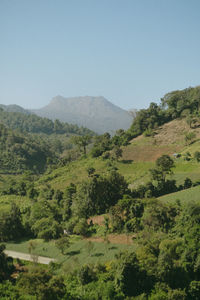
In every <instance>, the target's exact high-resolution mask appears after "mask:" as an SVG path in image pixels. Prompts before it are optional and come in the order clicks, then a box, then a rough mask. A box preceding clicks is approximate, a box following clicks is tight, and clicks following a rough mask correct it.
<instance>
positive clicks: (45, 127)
mask: <svg viewBox="0 0 200 300" xmlns="http://www.w3.org/2000/svg"><path fill="white" fill-rule="evenodd" d="M0 122H1V123H2V124H4V125H5V126H7V127H8V128H10V129H17V130H20V131H21V132H29V133H45V134H53V133H56V134H78V135H86V134H89V135H93V134H94V132H92V131H91V130H89V129H87V128H84V127H78V126H77V125H73V124H68V123H63V122H60V121H59V120H55V121H52V120H50V119H47V118H41V117H39V116H37V115H35V114H25V113H22V112H12V111H5V110H3V109H2V108H0Z"/></svg>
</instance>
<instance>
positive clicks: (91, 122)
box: [33, 95, 133, 133]
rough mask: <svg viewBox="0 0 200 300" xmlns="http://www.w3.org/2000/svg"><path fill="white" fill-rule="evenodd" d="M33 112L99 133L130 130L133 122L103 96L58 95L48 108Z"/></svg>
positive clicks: (126, 114) (128, 115)
mask: <svg viewBox="0 0 200 300" xmlns="http://www.w3.org/2000/svg"><path fill="white" fill-rule="evenodd" d="M33 112H34V113H36V114H37V115H39V116H41V117H47V118H49V119H52V120H55V119H59V120H60V121H63V122H68V123H72V124H77V125H79V126H84V127H87V128H89V129H91V130H93V131H95V132H97V133H104V132H110V133H113V132H115V131H116V130H117V129H120V128H122V129H128V128H129V127H130V125H131V123H132V120H133V118H132V117H131V116H130V114H129V113H128V112H127V111H125V110H123V109H121V108H120V107H118V106H116V105H114V104H112V103H111V102H110V101H108V100H107V99H106V98H104V97H103V96H97V97H94V96H80V97H69V98H65V97H63V96H61V95H58V96H56V97H54V98H53V99H52V100H51V102H50V103H49V104H48V105H47V106H45V107H43V108H41V109H38V110H33Z"/></svg>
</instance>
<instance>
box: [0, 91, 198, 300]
mask: <svg viewBox="0 0 200 300" xmlns="http://www.w3.org/2000/svg"><path fill="white" fill-rule="evenodd" d="M199 104H200V87H196V88H188V89H185V90H183V91H175V92H171V93H169V94H167V95H165V96H164V97H163V99H161V104H160V105H157V104H155V103H151V104H150V106H149V108H148V109H144V110H141V111H139V112H138V113H137V115H136V118H135V119H134V121H133V124H132V126H131V128H130V129H129V130H128V131H123V130H118V131H117V132H116V135H115V136H113V137H111V136H110V135H109V134H108V133H105V134H103V135H99V136H92V134H89V132H86V134H85V135H80V136H78V135H77V134H78V132H76V135H75V136H74V137H72V138H71V143H72V145H73V151H74V152H73V151H72V149H68V150H67V152H66V154H65V156H63V157H61V156H58V157H55V153H54V152H53V151H52V148H51V147H49V144H48V143H47V142H46V143H45V140H44V141H43V140H42V138H41V135H37V134H36V131H34V130H36V123H37V122H36V121H37V120H38V124H40V122H41V129H40V125H38V132H39V133H41V132H43V133H44V130H45V129H44V128H45V126H46V128H50V127H51V126H53V127H52V131H54V133H55V123H56V121H55V123H54V124H53V123H49V124H51V125H47V124H48V122H49V121H48V120H47V119H44V124H46V125H44V124H43V125H42V118H39V119H37V118H38V117H36V119H35V121H34V122H35V123H34V122H33V123H34V125H33V127H32V129H30V131H29V129H27V128H26V126H28V119H27V125H23V126H24V127H21V128H20V126H21V125H20V126H19V128H18V127H17V121H16V120H17V115H15V114H13V115H10V116H9V118H10V121H8V119H9V118H8V119H7V121H6V122H8V123H7V124H6V125H7V126H8V127H10V128H12V126H13V127H14V126H16V128H18V129H20V131H21V133H19V132H16V131H13V130H11V129H8V128H6V127H5V125H1V128H0V145H1V157H0V159H1V160H0V162H1V169H2V170H3V169H5V170H7V171H9V170H18V169H19V170H21V171H23V172H22V173H23V175H22V176H16V177H15V176H12V177H9V176H7V177H2V178H0V180H1V185H0V205H2V207H1V210H0V242H1V243H2V244H1V246H0V295H1V299H75V300H76V299H77V300H78V299H85V300H86V299H87V300H88V299H91V300H92V299H102V300H104V299H116V300H117V299H118V300H119V299H120V300H121V299H137V300H139V299H140V300H144V299H145V300H147V299H150V300H165V299H166V300H179V299H180V300H182V299H185V300H190V299H191V300H193V299H194V300H198V299H199V295H200V201H199V200H200V199H199V198H198V199H197V200H194V199H193V198H192V197H189V198H188V199H187V201H185V202H184V201H182V199H181V198H179V197H177V198H175V201H170V197H171V195H174V194H175V193H178V192H179V193H180V192H185V191H190V190H191V189H192V188H198V187H199V184H200V177H199V175H198V172H197V174H196V173H195V172H194V173H195V174H194V178H195V180H193V178H192V179H191V178H188V177H187V176H185V177H184V176H182V177H181V180H182V181H181V183H179V182H178V181H177V178H178V175H177V174H178V172H177V173H176V175H177V177H172V176H173V173H174V172H175V171H174V170H175V168H176V165H178V168H179V169H178V170H179V172H180V169H181V168H182V169H183V168H187V169H189V168H191V165H192V166H193V168H194V167H196V168H199V160H200V159H199V156H198V155H197V154H198V153H197V152H198V151H196V150H197V149H198V147H199V144H198V142H199V141H198V140H197V141H195V142H196V144H195V142H194V151H196V152H195V153H196V154H195V155H194V156H193V157H192V156H191V155H190V156H189V155H188V156H187V157H188V158H187V160H186V159H184V158H182V156H183V155H182V154H179V156H178V158H176V157H173V156H172V155H168V154H162V155H160V156H159V157H158V158H157V159H156V160H155V161H154V162H153V163H152V162H151V167H150V168H149V170H148V172H147V173H148V180H147V181H146V182H143V181H142V183H140V184H138V185H133V186H131V185H130V184H129V183H130V182H128V180H127V179H126V178H125V176H124V175H123V172H119V169H118V168H117V166H119V165H120V164H121V166H122V170H124V174H125V170H126V168H127V166H128V165H129V164H133V162H131V161H129V160H126V161H124V160H123V159H122V154H123V151H126V147H127V146H128V145H129V144H130V143H131V140H132V139H133V138H134V137H136V136H138V135H141V134H143V136H144V137H146V138H147V141H148V142H149V140H148V138H152V140H153V138H154V135H155V132H154V131H155V130H156V129H157V128H158V127H159V126H160V125H163V124H165V123H167V122H169V121H172V120H175V119H177V118H179V119H184V120H186V123H187V124H189V125H188V126H189V128H190V129H191V130H195V129H196V128H198V126H199V122H200V121H199V120H200V115H199V109H200V107H199ZM1 114H4V112H3V111H1ZM12 116H13V121H12ZM15 116H16V119H15ZM30 117H33V118H34V116H29V117H28V118H30ZM29 120H30V119H29ZM39 121H40V122H39ZM9 122H10V124H15V125H9ZM50 122H51V121H50ZM25 123H26V122H25ZM52 124H53V125H52ZM63 126H64V124H63ZM16 128H15V129H16ZM25 128H26V129H25ZM33 128H34V129H33ZM42 128H43V129H42ZM31 130H32V131H31ZM42 130H43V131H42ZM63 130H64V129H63ZM23 131H25V132H27V131H28V132H34V133H35V135H34V136H35V137H33V135H32V134H31V135H30V134H28V135H27V134H23V133H22V132H23ZM47 131H48V130H47ZM47 133H48V134H53V132H45V134H47ZM57 133H59V134H63V133H64V132H62V130H60V131H59V130H58V131H57ZM79 134H80V133H79ZM153 141H154V142H155V140H153ZM192 143H193V142H191V144H192ZM142 146H144V144H142ZM154 146H155V147H156V145H154ZM179 146H180V145H179ZM182 147H183V148H184V147H185V148H184V151H188V148H187V147H188V143H187V141H186V143H185V145H184V146H182ZM154 149H155V148H154ZM179 149H180V147H179ZM185 149H186V150H185ZM70 151H71V152H70ZM180 151H181V150H180ZM61 152H62V151H61ZM62 153H63V152H62ZM70 155H71V158H70ZM181 155H182V156H181ZM94 160H95V161H97V162H98V164H99V165H100V164H104V165H103V168H102V169H101V168H99V170H96V169H95V167H94V163H93V164H92V163H91V162H94ZM81 164H83V165H84V168H85V169H84V172H85V173H84V175H83V176H82V177H81V172H82V170H81V169H78V170H77V174H78V175H77V177H76V176H75V175H74V173H72V172H74V169H76V167H77V166H80V165H81ZM66 165H67V167H68V169H65V167H66ZM85 166H87V167H85ZM133 166H136V164H135V165H134V164H133ZM182 169H181V170H182ZM27 170H28V171H29V172H27ZM33 170H36V171H37V172H36V171H35V172H33ZM55 170H56V171H57V173H55ZM65 170H67V171H65ZM195 170H196V169H195ZM198 170H199V169H198ZM25 171H26V172H25ZM30 171H31V172H30ZM53 171H54V173H53ZM59 172H60V173H63V172H66V174H65V175H64V176H65V177H64V178H66V179H65V180H66V182H65V183H64V184H63V186H62V188H60V189H59V188H56V184H57V185H58V184H59V182H58V181H59ZM70 172H71V174H72V175H71V177H70V179H71V182H70V181H69V180H68V181H67V178H68V177H67V176H68V175H69V174H67V173H70ZM135 172H136V170H135ZM51 176H52V177H54V179H55V180H56V179H57V182H56V184H55V186H53V184H52V185H51V183H52V182H51V181H50V179H51ZM57 177H58V178H57ZM75 179H76V181H75ZM197 193H198V194H199V191H197ZM166 195H168V197H169V201H164V200H162V199H163V198H162V196H166ZM9 199H10V200H9ZM94 216H101V217H102V220H103V221H102V223H101V224H99V223H95V222H94V221H93V219H92V218H93V217H94ZM113 235H115V236H121V235H125V236H126V238H127V241H128V240H129V238H130V239H131V244H130V245H129V243H128V242H127V244H126V245H127V247H126V248H125V249H124V250H121V251H116V253H115V256H114V257H112V258H111V257H109V256H106V257H107V259H106V260H105V261H100V258H101V257H103V256H105V255H107V254H108V253H110V251H112V250H115V249H116V247H117V246H115V245H114V244H111V243H110V240H109V237H110V236H113ZM99 236H100V237H101V239H102V243H103V244H104V245H105V247H104V253H102V252H103V250H101V251H102V252H97V253H95V254H94V247H96V246H95V245H96V244H94V243H93V239H95V238H99ZM24 239H25V240H27V241H28V245H29V246H28V248H29V253H30V254H31V253H33V252H34V249H35V247H36V243H38V241H40V240H42V241H44V244H43V245H45V246H43V249H42V251H47V250H45V249H47V248H48V247H50V244H51V243H53V244H54V246H55V247H56V248H57V249H58V251H60V253H61V254H62V257H63V259H64V258H67V260H69V259H70V258H71V257H75V256H76V255H78V254H79V252H80V254H81V251H83V250H84V249H82V248H81V249H80V250H77V249H76V248H73V250H71V251H69V248H70V247H71V245H72V246H73V245H74V247H75V245H76V243H77V241H80V240H81V242H82V243H84V242H86V241H87V243H86V244H84V245H85V247H86V248H87V255H86V257H84V263H83V264H78V262H77V261H75V259H74V265H73V267H72V266H69V265H67V267H66V265H65V264H64V262H63V261H62V260H61V261H56V262H53V263H50V264H49V265H48V266H42V265H39V264H36V263H29V264H28V265H26V264H25V263H24V262H23V261H19V260H18V261H15V260H14V261H13V260H12V259H11V258H10V257H8V256H6V255H5V253H4V250H5V245H7V246H8V245H9V242H11V241H15V243H16V245H17V244H20V243H22V241H23V240H24ZM76 239H77V240H76ZM70 249H71V248H70ZM90 258H95V262H93V263H91V262H90V263H89V262H88V261H89V260H90ZM14 275H16V276H14Z"/></svg>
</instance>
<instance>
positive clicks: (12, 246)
mask: <svg viewBox="0 0 200 300" xmlns="http://www.w3.org/2000/svg"><path fill="white" fill-rule="evenodd" d="M30 241H33V243H34V245H35V249H34V250H33V253H34V254H35V255H40V256H46V257H51V258H55V259H56V260H57V262H58V263H62V264H63V266H64V265H71V266H73V267H76V266H78V265H79V266H81V265H83V264H86V263H97V262H107V261H110V260H112V259H113V258H114V256H115V254H116V253H118V252H119V251H121V250H125V249H133V247H135V246H133V245H132V244H131V245H123V244H113V243H104V242H93V241H89V240H85V239H82V238H80V237H79V236H72V237H70V246H69V248H68V249H67V250H66V254H65V255H63V254H62V253H61V252H60V250H59V249H58V248H57V247H56V246H55V242H54V241H50V242H44V241H43V240H42V239H34V240H22V241H17V242H8V243H6V249H7V250H12V251H18V252H23V253H29V243H30Z"/></svg>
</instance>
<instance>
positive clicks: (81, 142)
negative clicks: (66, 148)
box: [71, 135, 91, 155]
mask: <svg viewBox="0 0 200 300" xmlns="http://www.w3.org/2000/svg"><path fill="white" fill-rule="evenodd" d="M71 141H72V143H73V144H75V145H76V146H77V147H78V148H79V149H80V150H81V151H83V153H84V155H86V147H87V145H88V144H89V143H90V142H91V136H89V135H84V136H73V137H72V138H71Z"/></svg>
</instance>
